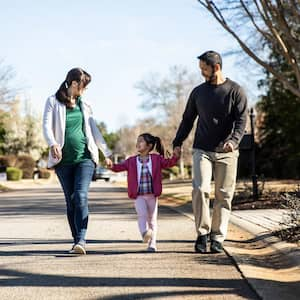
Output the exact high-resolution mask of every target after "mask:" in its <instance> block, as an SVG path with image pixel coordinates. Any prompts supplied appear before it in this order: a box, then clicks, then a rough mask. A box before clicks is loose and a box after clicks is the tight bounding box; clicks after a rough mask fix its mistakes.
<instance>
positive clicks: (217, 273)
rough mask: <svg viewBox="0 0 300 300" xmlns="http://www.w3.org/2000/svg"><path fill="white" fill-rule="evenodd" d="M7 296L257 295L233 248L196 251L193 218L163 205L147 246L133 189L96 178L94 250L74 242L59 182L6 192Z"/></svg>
mask: <svg viewBox="0 0 300 300" xmlns="http://www.w3.org/2000/svg"><path fill="white" fill-rule="evenodd" d="M0 220H1V223H0V299H1V300H4V299H32V300H34V299H39V300H40V299H55V300H58V299H114V300H115V299H226V300H227V299H257V296H256V294H255V293H254V292H253V291H252V290H251V288H250V287H249V285H248V284H247V282H246V281H245V279H243V277H242V275H241V273H240V272H239V271H238V270H237V268H236V267H235V265H234V263H233V261H232V259H231V258H229V257H227V256H226V254H204V255H203V254H202V255H200V254H195V253H194V252H193V243H194V238H195V236H194V235H195V231H194V224H193V222H192V221H191V220H190V219H189V218H187V217H185V216H183V215H181V214H179V213H176V212H175V211H173V210H171V209H169V208H168V207H166V206H160V208H159V222H158V226H159V227H158V228H159V232H158V252H157V253H146V252H145V249H146V245H145V244H143V243H142V242H141V239H140V236H139V233H138V228H137V223H136V213H135V211H134V207H133V202H132V200H129V199H128V198H127V195H126V190H125V189H122V188H116V187H114V186H113V185H111V184H110V183H105V182H101V181H97V182H95V183H92V187H91V191H90V220H89V228H88V234H87V252H88V254H87V255H86V256H80V257H78V256H73V255H70V254H68V253H67V251H68V250H69V249H70V247H71V239H70V232H69V228H68V224H67V220H66V216H65V204H64V199H63V195H62V192H61V189H60V187H59V186H56V185H51V186H49V187H40V188H38V189H33V188H32V189H24V190H18V191H14V192H6V193H1V194H0Z"/></svg>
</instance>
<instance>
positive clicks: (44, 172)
mask: <svg viewBox="0 0 300 300" xmlns="http://www.w3.org/2000/svg"><path fill="white" fill-rule="evenodd" d="M50 176H51V172H50V171H49V170H47V169H40V170H39V178H44V179H48V178H50Z"/></svg>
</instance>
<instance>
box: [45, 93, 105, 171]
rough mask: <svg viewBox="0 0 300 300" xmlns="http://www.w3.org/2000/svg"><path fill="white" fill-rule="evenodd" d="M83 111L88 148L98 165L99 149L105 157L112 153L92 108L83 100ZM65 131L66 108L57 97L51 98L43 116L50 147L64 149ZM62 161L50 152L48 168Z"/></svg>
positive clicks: (46, 137)
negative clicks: (55, 146) (56, 146)
mask: <svg viewBox="0 0 300 300" xmlns="http://www.w3.org/2000/svg"><path fill="white" fill-rule="evenodd" d="M81 109H82V113H83V118H84V132H85V136H86V140H87V147H88V150H89V151H90V153H91V158H92V160H93V161H94V162H95V163H96V164H98V162H99V156H98V154H99V153H98V149H100V150H101V151H102V153H103V155H104V156H105V157H109V156H110V155H111V151H110V150H109V149H108V147H107V145H106V143H105V141H104V138H103V136H102V134H101V132H100V131H99V129H98V127H97V126H96V122H95V120H94V118H93V115H92V109H91V106H90V105H89V104H88V103H87V102H85V101H83V100H82V101H81ZM65 129H66V106H65V105H64V104H63V103H61V102H59V101H58V100H57V99H56V98H55V96H50V97H49V98H48V99H47V101H46V105H45V110H44V116H43V132H44V136H45V139H46V141H47V143H48V146H49V147H51V146H53V145H59V146H60V147H61V149H62V148H63V146H64V143H65ZM60 160H61V159H60ZM60 160H58V159H55V158H53V157H52V155H51V151H50V152H49V158H48V168H52V167H53V166H55V165H56V164H58V163H59V162H60Z"/></svg>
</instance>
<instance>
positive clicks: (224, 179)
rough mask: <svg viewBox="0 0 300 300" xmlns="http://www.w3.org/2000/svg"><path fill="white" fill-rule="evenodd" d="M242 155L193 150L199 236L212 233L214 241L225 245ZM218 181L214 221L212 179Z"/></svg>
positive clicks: (195, 203)
mask: <svg viewBox="0 0 300 300" xmlns="http://www.w3.org/2000/svg"><path fill="white" fill-rule="evenodd" d="M238 156H239V152H238V150H235V151H234V152H228V153H217V152H208V151H203V150H200V149H193V192H192V203H193V212H194V216H195V225H196V231H197V234H198V235H204V234H209V233H210V236H211V239H212V240H216V241H218V242H221V243H222V242H223V241H224V240H225V238H226V234H227V227H228V222H229V217H230V211H231V201H232V198H233V194H234V190H235V183H236V172H237V161H238ZM212 174H213V175H214V181H215V199H214V205H213V214H212V218H211V216H210V209H209V201H210V200H209V195H210V189H211V188H210V186H211V180H212Z"/></svg>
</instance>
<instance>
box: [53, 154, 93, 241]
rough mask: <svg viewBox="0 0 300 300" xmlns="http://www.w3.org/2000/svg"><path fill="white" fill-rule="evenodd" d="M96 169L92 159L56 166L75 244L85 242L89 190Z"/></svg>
mask: <svg viewBox="0 0 300 300" xmlns="http://www.w3.org/2000/svg"><path fill="white" fill-rule="evenodd" d="M94 169H95V163H94V162H93V161H92V160H90V159H89V160H86V161H83V162H80V163H77V164H74V165H61V166H57V167H56V168H55V172H56V174H57V177H58V179H59V181H60V183H61V186H62V188H63V191H64V194H65V200H66V205H67V216H68V221H69V225H70V229H71V232H72V236H73V239H74V243H75V244H77V243H85V235H86V230H87V225H88V217H89V208H88V190H89V186H90V183H91V181H92V177H93V173H94Z"/></svg>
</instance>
